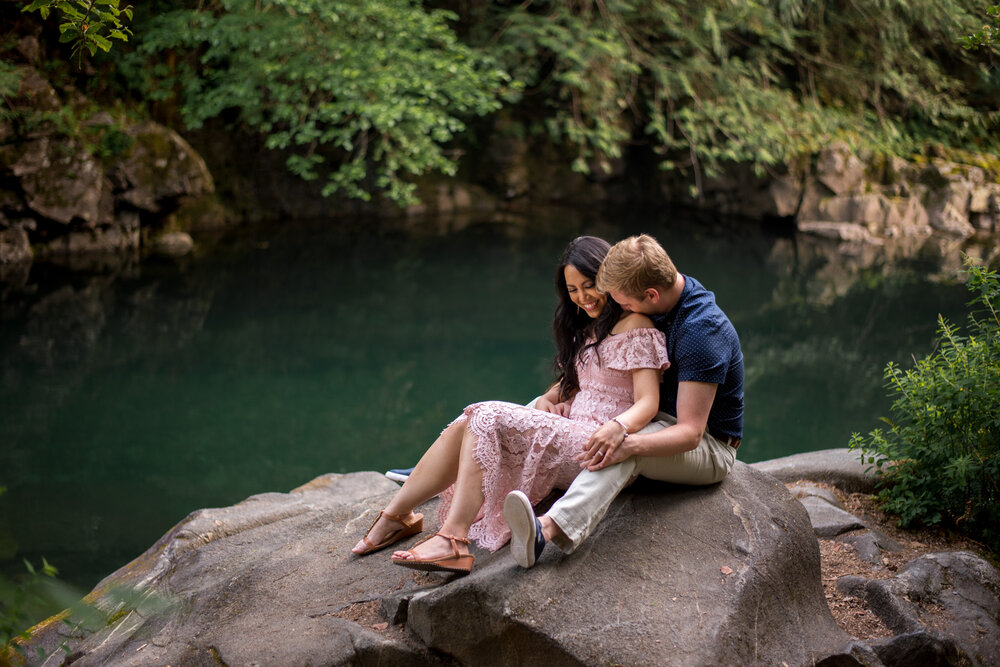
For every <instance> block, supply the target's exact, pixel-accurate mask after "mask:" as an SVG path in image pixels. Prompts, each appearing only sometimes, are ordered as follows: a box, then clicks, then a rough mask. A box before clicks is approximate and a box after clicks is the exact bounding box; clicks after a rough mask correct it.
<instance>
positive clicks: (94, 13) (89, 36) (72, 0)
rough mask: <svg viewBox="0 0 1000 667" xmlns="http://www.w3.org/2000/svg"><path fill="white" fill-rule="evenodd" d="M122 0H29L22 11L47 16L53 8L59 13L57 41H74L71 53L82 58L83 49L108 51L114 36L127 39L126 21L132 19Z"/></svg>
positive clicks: (124, 40)
mask: <svg viewBox="0 0 1000 667" xmlns="http://www.w3.org/2000/svg"><path fill="white" fill-rule="evenodd" d="M120 1H121V0H32V2H31V4H29V5H28V6H27V7H25V8H24V9H23V10H22V11H25V12H38V14H39V15H40V16H41V17H42V18H43V19H47V18H48V17H49V14H50V13H51V12H52V11H53V10H55V11H56V12H58V13H59V15H60V22H59V33H60V35H61V36H60V38H59V41H60V42H63V43H72V44H73V55H74V56H76V57H77V58H78V59H80V60H82V58H83V51H84V50H86V51H88V52H89V53H90V55H94V54H95V53H97V51H98V49H100V50H101V51H104V52H105V53H106V52H108V51H110V50H111V45H112V41H111V40H113V39H117V40H120V41H122V42H127V41H128V38H129V35H131V34H132V31H131V30H130V29H129V28H128V26H126V25H125V21H126V20H127V21H131V20H132V5H125V6H124V7H122V6H121V4H120Z"/></svg>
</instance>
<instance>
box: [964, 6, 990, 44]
mask: <svg viewBox="0 0 1000 667" xmlns="http://www.w3.org/2000/svg"><path fill="white" fill-rule="evenodd" d="M986 15H987V16H988V17H989V18H990V19H991V20H992V22H993V23H992V25H990V24H989V23H987V24H985V25H984V26H983V27H982V28H980V29H979V30H977V31H976V32H974V33H972V34H971V35H969V36H967V37H963V38H962V39H960V40H959V43H960V44H961V45H962V46H963V47H965V48H966V49H978V48H979V47H981V46H985V47H987V48H991V49H996V48H997V47H998V46H1000V5H993V6H992V7H987V8H986Z"/></svg>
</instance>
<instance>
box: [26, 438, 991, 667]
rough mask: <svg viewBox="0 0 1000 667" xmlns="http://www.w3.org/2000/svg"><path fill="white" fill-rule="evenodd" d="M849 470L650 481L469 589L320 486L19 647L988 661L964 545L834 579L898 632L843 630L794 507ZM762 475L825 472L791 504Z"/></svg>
mask: <svg viewBox="0 0 1000 667" xmlns="http://www.w3.org/2000/svg"><path fill="white" fill-rule="evenodd" d="M827 465H830V466H832V468H833V469H832V470H830V469H824V466H827ZM856 466H860V463H858V462H857V461H856V460H854V457H853V455H852V454H851V453H850V452H847V451H846V450H829V451H825V452H817V453H814V454H803V455H798V456H795V457H789V458H788V459H779V460H777V461H770V462H764V463H760V464H755V465H754V466H748V465H745V464H742V463H738V464H737V466H736V467H735V468H734V470H733V473H732V474H731V475H730V476H729V477H728V478H727V479H726V480H725V481H723V482H722V483H721V484H718V485H715V486H711V487H704V488H686V487H679V486H670V485H663V484H656V483H651V482H640V483H638V484H636V485H634V486H633V487H631V488H630V489H628V490H627V491H626V492H624V493H623V494H622V495H621V496H620V497H619V498H618V499H617V500H616V501H615V502H614V504H613V505H612V508H611V510H610V512H609V514H608V516H607V517H606V519H605V520H604V521H603V522H602V523H601V524H600V526H599V528H598V530H597V531H595V534H594V535H592V536H591V537H590V539H589V540H588V541H587V542H586V543H585V544H584V545H583V546H582V547H581V548H580V549H579V550H578V551H577V552H576V553H574V554H571V555H566V554H564V553H562V552H561V551H559V550H558V549H557V548H555V547H554V546H552V545H549V546H547V548H546V550H545V552H544V553H543V554H542V557H541V559H540V561H539V563H538V564H537V565H536V566H535V567H534V568H533V569H531V570H523V569H521V568H519V567H518V566H517V565H515V564H514V562H513V560H512V559H511V558H510V556H509V554H508V553H507V551H506V550H505V549H502V550H500V551H498V552H496V553H494V554H490V553H487V552H483V551H480V550H476V551H474V553H476V555H477V562H476V567H475V568H474V570H473V573H472V574H471V575H469V576H468V577H465V578H453V577H450V576H445V575H441V574H428V573H417V572H414V571H411V570H406V569H404V568H400V567H397V566H394V565H392V564H391V562H390V561H389V554H388V552H383V553H380V554H376V555H372V556H368V557H365V558H357V557H354V556H352V555H351V554H350V553H349V550H350V547H351V546H352V545H353V544H354V542H355V541H356V540H357V538H358V537H359V536H360V535H361V534H363V532H364V530H365V529H366V528H367V527H368V525H369V523H370V522H371V520H372V518H373V517H374V516H375V515H376V513H377V510H378V509H379V508H381V507H382V506H384V504H385V502H386V501H387V500H388V499H389V498H390V497H391V495H392V494H393V493H394V492H395V489H396V488H397V487H396V485H395V484H394V483H392V482H389V481H388V480H386V479H385V478H384V477H383V476H382V475H379V474H376V473H353V474H349V475H325V476H322V477H319V478H317V479H315V480H313V481H312V482H310V483H309V484H307V485H305V486H303V487H300V488H299V489H295V490H294V491H292V492H291V493H288V494H280V493H267V494H261V495H258V496H253V497H251V498H249V499H247V500H245V501H244V502H242V503H240V504H238V505H235V506H232V507H226V508H219V509H207V510H200V511H197V512H194V513H192V514H191V515H190V516H188V517H187V518H186V519H185V520H183V521H182V522H180V523H179V524H178V525H177V526H175V527H174V529H172V530H171V531H170V532H169V533H167V534H166V535H164V536H163V538H161V539H160V540H159V541H158V542H157V543H156V544H155V545H153V547H151V548H150V549H149V550H148V551H147V552H146V553H145V554H143V555H142V556H141V557H140V558H138V559H136V560H135V561H133V562H132V563H130V564H129V565H127V566H125V567H124V568H122V569H121V570H119V571H118V572H116V573H114V574H113V575H111V576H110V577H108V578H107V579H105V580H104V581H103V582H101V584H100V585H99V586H98V587H97V588H96V589H95V591H94V592H93V593H92V594H91V595H90V596H89V600H90V602H91V603H93V604H94V605H95V606H97V607H99V608H101V609H103V611H104V613H105V616H104V618H105V619H106V621H105V622H103V623H97V624H95V625H93V626H91V627H89V628H87V627H83V626H77V627H76V628H71V627H70V626H68V625H66V624H63V623H60V622H59V621H60V619H58V618H54V619H50V620H49V621H47V622H46V623H44V624H42V625H40V626H38V627H36V628H35V629H34V632H33V636H32V639H31V641H30V643H29V645H28V646H26V647H25V648H26V649H27V652H26V656H29V659H28V662H29V664H41V663H42V662H43V661H42V660H41V659H38V660H37V662H36V658H35V656H37V655H38V654H37V650H38V649H41V650H42V651H43V652H47V653H48V654H49V655H50V656H51V657H50V658H49V659H48V661H47V662H46V664H60V662H61V661H63V659H64V657H65V655H66V654H65V653H64V652H62V651H61V650H60V649H59V647H60V645H64V646H65V647H66V650H68V651H69V654H68V657H65V662H73V664H79V665H98V664H116V665H163V664H326V665H348V664H350V665H367V664H379V665H397V664H398V665H402V664H429V665H430V664H441V665H453V664H476V665H493V664H496V665H508V664H552V665H562V664H566V665H583V664H588V665H589V664H619V665H645V664H662V665H737V664H738V665H743V664H774V665H779V664H786V665H789V666H795V665H814V664H823V665H828V666H829V665H869V666H876V665H903V664H972V665H989V664H996V658H997V655H998V650H1000V645H998V639H997V638H998V637H1000V628H998V625H997V623H998V618H1000V573H998V572H997V570H996V569H995V568H993V567H992V566H991V565H990V564H988V563H986V562H985V561H983V560H982V559H980V558H978V557H976V556H974V555H972V554H967V553H962V552H955V553H941V554H932V555H929V556H926V557H923V558H920V559H916V560H914V561H912V562H911V564H910V565H908V566H907V567H906V568H903V569H902V570H901V571H900V572H899V574H898V576H896V577H895V578H894V579H892V580H888V581H884V580H869V579H866V578H864V577H858V576H852V577H842V578H841V582H840V583H839V584H838V585H839V586H842V587H844V588H849V589H851V590H852V591H854V592H855V593H854V594H856V595H857V596H858V597H860V598H863V599H865V600H866V601H868V604H869V606H870V607H871V609H872V610H873V611H874V612H875V613H876V614H878V615H879V617H880V618H882V619H883V621H884V622H885V624H886V625H887V626H889V627H890V628H891V629H892V630H893V632H894V633H895V635H894V636H893V637H891V638H888V639H885V640H881V641H877V642H874V643H872V644H871V645H869V644H866V643H864V642H862V641H858V640H856V639H853V638H851V637H850V636H848V635H847V634H846V633H844V632H843V630H841V629H840V627H838V625H837V624H836V622H835V621H834V619H833V617H832V615H831V613H830V609H829V608H828V607H827V605H826V601H825V599H824V594H823V589H822V587H821V586H820V581H819V576H820V575H819V572H820V570H819V565H820V564H819V551H818V549H817V542H816V536H815V532H816V530H817V527H818V526H817V525H814V523H811V522H810V516H811V515H810V514H809V513H807V512H806V511H805V509H804V508H803V505H802V504H800V503H801V501H803V500H804V501H808V502H812V503H827V504H829V505H830V507H831V508H834V509H837V510H838V511H839V512H843V513H846V512H845V511H844V510H843V509H841V508H839V507H837V506H838V505H839V502H838V500H837V496H836V493H833V492H831V490H830V489H829V488H828V485H829V484H830V482H829V481H828V480H831V479H836V480H840V481H841V482H845V481H846V483H847V484H848V485H854V486H858V485H860V481H859V478H860V477H863V476H864V473H863V470H861V471H860V472H859V471H858V469H857V467H856ZM765 469H772V470H776V471H779V473H780V474H782V475H783V476H786V477H788V478H794V479H797V480H798V479H806V478H808V477H809V476H810V475H814V474H816V473H817V472H818V473H819V475H818V476H821V477H823V478H824V480H827V481H824V482H822V483H820V482H818V481H817V483H814V484H812V483H811V484H801V485H795V486H793V487H792V489H791V490H792V493H789V492H788V489H786V487H785V486H784V485H783V484H781V483H780V482H778V481H777V480H776V479H775V478H774V477H772V476H771V475H770V474H767V473H765V472H763V470H765ZM867 484H868V485H870V484H871V479H870V478H869V479H868V480H867ZM796 497H798V498H799V501H796ZM436 502H437V501H436V500H433V501H431V502H429V503H428V504H427V505H426V506H424V507H423V508H422V511H423V512H424V513H425V515H427V517H428V520H429V517H431V516H433V511H434V509H435V506H436ZM855 521H856V522H857V523H858V524H859V525H861V526H862V527H863V528H865V529H866V530H867V528H866V527H865V521H863V520H862V519H856V520H855ZM427 527H428V528H431V527H432V526H427ZM862 532H864V531H862ZM869 532H871V533H872V534H873V535H877V531H876V530H870V531H869ZM842 537H843V536H841V538H842ZM841 538H838V539H841ZM413 539H415V538H411V541H412V540H413ZM883 542H884V541H883ZM406 544H409V542H404V543H403V546H405V545H406ZM873 544H874V545H875V546H874V547H873V548H876V549H880V548H882V547H881V546H879V543H878V541H877V540H875V541H874V542H873ZM886 546H891V545H888V544H887V543H886ZM123 591H124V592H123ZM919 601H923V602H928V601H931V602H933V603H934V604H935V605H937V607H939V608H940V613H937V614H936V615H935V616H934V617H933V618H929V617H928V616H927V609H926V604H925V605H924V606H921V607H918V606H915V604H914V603H915V602H919Z"/></svg>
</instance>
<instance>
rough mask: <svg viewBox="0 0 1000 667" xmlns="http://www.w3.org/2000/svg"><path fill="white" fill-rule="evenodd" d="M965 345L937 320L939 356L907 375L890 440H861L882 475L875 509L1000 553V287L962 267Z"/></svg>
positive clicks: (898, 375)
mask: <svg viewBox="0 0 1000 667" xmlns="http://www.w3.org/2000/svg"><path fill="white" fill-rule="evenodd" d="M966 268H967V271H968V276H969V277H968V287H969V289H970V290H971V291H972V292H974V293H975V298H974V299H973V301H972V302H970V305H971V306H973V308H972V311H971V313H970V315H969V324H968V335H962V334H961V333H960V332H959V330H958V329H957V328H956V327H954V326H952V325H951V324H949V323H948V322H947V321H945V320H944V318H942V317H939V327H938V336H937V339H938V340H937V348H936V350H935V351H934V352H933V353H931V354H929V355H928V356H926V357H924V358H923V359H920V360H917V361H916V364H915V365H914V367H913V368H912V369H909V370H906V371H903V370H901V369H900V368H899V367H898V366H896V365H895V364H892V363H890V364H889V365H888V366H887V367H886V369H885V378H886V380H888V385H887V386H888V387H889V388H890V389H891V390H892V391H893V393H894V395H895V396H896V398H895V401H894V402H893V404H892V414H893V415H894V417H893V419H885V420H884V421H885V422H886V423H887V424H888V426H889V428H888V430H885V431H883V430H882V429H876V430H874V431H872V432H871V433H870V434H869V435H868V437H867V438H864V437H862V436H861V435H859V434H857V433H855V434H854V435H853V436H852V438H851V442H850V447H851V448H852V449H860V450H862V451H863V452H864V455H865V458H866V461H867V462H869V463H873V464H874V465H875V470H876V473H877V474H878V475H879V478H880V479H879V484H880V491H879V499H880V501H881V502H882V504H883V507H885V508H886V509H887V510H889V511H891V512H894V513H896V514H898V515H899V517H900V522H901V524H902V525H904V526H912V525H918V524H925V525H937V524H945V525H948V526H950V527H957V528H959V529H961V530H963V531H964V532H967V533H969V534H970V535H973V536H975V537H977V538H979V539H982V540H983V541H984V542H985V543H986V544H987V545H989V546H990V547H991V548H992V549H994V550H998V549H1000V489H998V483H1000V318H998V315H997V312H998V309H1000V279H998V278H997V273H996V271H989V270H987V269H986V268H984V267H982V266H977V265H976V264H975V263H973V262H972V261H971V260H970V259H969V258H966Z"/></svg>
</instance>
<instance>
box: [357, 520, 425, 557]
mask: <svg viewBox="0 0 1000 667" xmlns="http://www.w3.org/2000/svg"><path fill="white" fill-rule="evenodd" d="M423 529H424V515H423V514H415V513H414V512H409V513H407V514H400V515H397V514H388V513H387V512H385V511H382V512H379V513H378V517H376V518H375V521H374V522H372V525H371V527H370V528H369V529H368V532H367V533H366V534H365V536H364V537H362V538H361V541H360V542H358V543H357V544H355V545H354V548H353V549H351V552H353V553H355V554H358V555H359V556H360V555H364V554H370V553H372V552H374V551H378V550H379V549H384V548H385V547H387V546H389V545H390V544H395V543H396V542H398V541H400V540H402V539H404V538H407V537H409V536H411V535H416V534H417V533H419V532H420V531H422V530H423Z"/></svg>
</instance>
